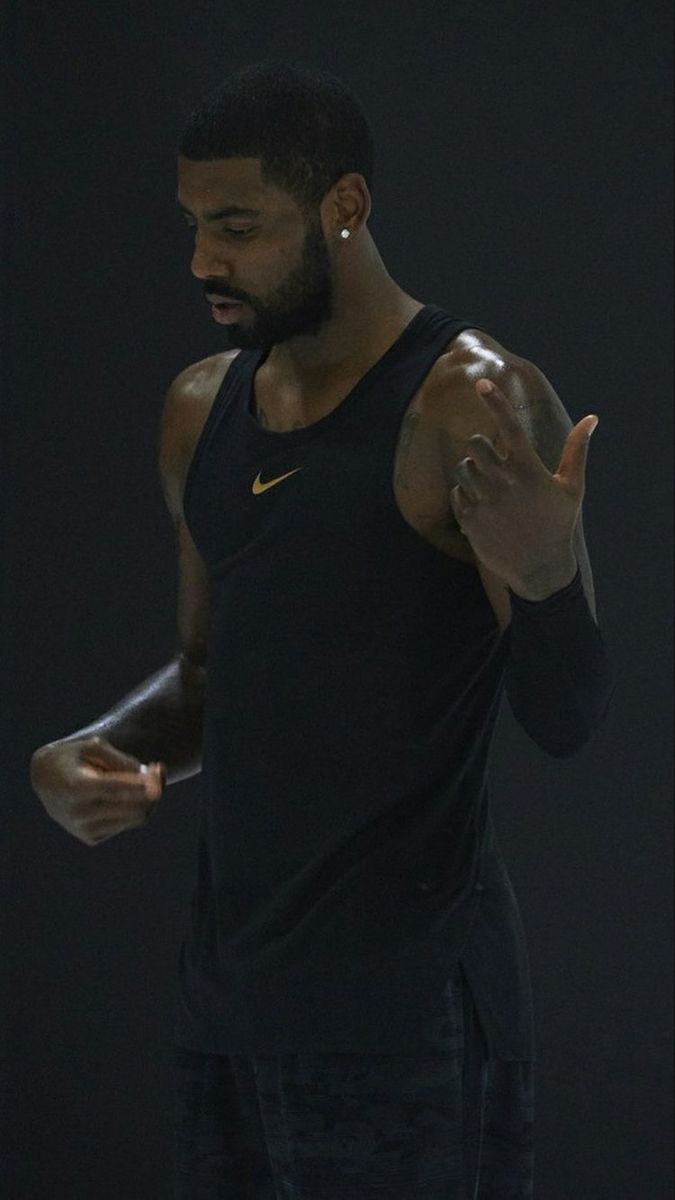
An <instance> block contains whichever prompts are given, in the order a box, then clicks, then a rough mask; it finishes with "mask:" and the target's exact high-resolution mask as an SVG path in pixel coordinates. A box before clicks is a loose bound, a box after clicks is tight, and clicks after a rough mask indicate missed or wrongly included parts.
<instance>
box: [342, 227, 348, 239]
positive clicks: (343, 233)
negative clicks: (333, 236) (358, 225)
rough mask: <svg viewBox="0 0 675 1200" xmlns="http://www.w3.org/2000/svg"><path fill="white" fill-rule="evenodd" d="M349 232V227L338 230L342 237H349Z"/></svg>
mask: <svg viewBox="0 0 675 1200" xmlns="http://www.w3.org/2000/svg"><path fill="white" fill-rule="evenodd" d="M349 233H350V230H349V229H342V230H341V231H340V237H343V238H348V237H349Z"/></svg>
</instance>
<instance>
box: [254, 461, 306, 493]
mask: <svg viewBox="0 0 675 1200" xmlns="http://www.w3.org/2000/svg"><path fill="white" fill-rule="evenodd" d="M301 470H302V467H295V469H294V470H293V471H287V472H286V474H285V475H277V477H276V479H268V480H267V483H263V482H262V480H261V478H260V471H258V474H257V475H256V477H255V479H254V480H253V483H252V484H251V491H252V492H253V495H254V496H259V495H260V493H261V492H266V491H267V489H268V488H271V487H274V485H275V483H281V481H282V479H288V477H289V475H295V473H296V471H301Z"/></svg>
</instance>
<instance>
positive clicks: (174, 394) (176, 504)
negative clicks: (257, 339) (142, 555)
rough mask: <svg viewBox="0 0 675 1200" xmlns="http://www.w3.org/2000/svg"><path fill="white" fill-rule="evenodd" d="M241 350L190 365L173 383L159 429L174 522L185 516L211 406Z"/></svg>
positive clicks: (162, 465)
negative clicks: (187, 487)
mask: <svg viewBox="0 0 675 1200" xmlns="http://www.w3.org/2000/svg"><path fill="white" fill-rule="evenodd" d="M237 354H239V350H238V349H237V350H227V351H225V352H223V353H221V354H211V355H209V357H208V358H202V359H200V360H199V361H198V362H194V363H190V365H189V366H187V367H185V368H184V369H183V370H182V371H180V372H179V373H178V375H176V376H175V378H174V379H173V380H172V381H171V383H170V385H169V387H168V389H167V392H166V395H165V398H164V406H163V409H162V415H161V420H160V428H159V445H158V460H159V471H160V475H161V480H162V487H163V489H164V495H165V497H166V502H167V504H168V506H169V510H170V512H171V514H172V516H173V518H174V520H178V519H180V517H181V516H182V496H183V487H184V484H185V478H186V476H187V470H188V467H189V465H190V461H191V459H192V454H193V451H194V448H195V446H196V444H197V442H198V440H199V435H200V434H201V431H202V429H203V428H204V423H205V421H206V418H207V417H208V415H209V412H210V411H211V405H212V404H213V401H214V399H215V397H216V394H217V392H218V389H219V388H220V385H221V383H222V382H223V379H224V378H225V375H226V374H227V372H228V370H229V369H230V367H231V365H232V363H233V362H234V360H235V358H236V356H237Z"/></svg>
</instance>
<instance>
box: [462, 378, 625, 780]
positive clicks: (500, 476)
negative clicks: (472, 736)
mask: <svg viewBox="0 0 675 1200" xmlns="http://www.w3.org/2000/svg"><path fill="white" fill-rule="evenodd" d="M490 374H491V375H492V376H493V377H492V378H490V377H489V376H488V374H487V373H486V374H485V375H481V376H479V377H478V378H476V374H475V367H474V371H473V381H472V384H471V386H472V388H473V395H472V397H471V399H470V400H469V401H468V403H465V404H464V405H463V406H462V409H463V419H464V425H465V433H466V434H467V436H466V450H465V457H464V458H462V459H461V460H460V461H459V462H458V463H456V464H455V466H454V479H455V480H456V485H455V487H454V488H453V489H452V492H451V497H450V500H451V506H452V510H453V513H454V516H455V519H456V520H457V522H458V524H459V526H460V528H461V530H462V533H463V534H464V536H465V537H466V538H467V539H468V541H469V543H470V545H471V548H472V550H473V553H474V555H475V558H476V566H477V569H478V571H479V573H480V574H481V578H482V580H483V585H484V587H485V589H486V592H487V594H488V596H489V597H490V599H491V602H492V603H493V607H494V608H495V612H496V614H497V617H498V620H499V621H500V624H501V625H502V628H504V629H505V631H506V633H505V636H507V637H508V638H509V657H508V662H507V669H506V677H505V690H506V694H507V696H508V698H509V702H510V704H511V707H512V709H513V712H514V715H515V716H516V718H517V720H518V721H519V723H520V724H521V726H522V727H523V728H524V729H525V730H526V732H527V733H528V734H529V736H530V737H532V739H533V740H534V741H535V742H536V743H537V744H538V745H539V746H540V747H541V748H542V749H543V750H545V751H546V752H547V753H549V754H551V755H553V756H555V757H567V756H569V755H571V754H574V753H576V751H577V750H579V749H581V747H582V746H584V745H585V744H586V743H587V742H588V740H589V739H590V737H591V736H592V734H593V733H594V731H595V730H596V729H597V727H598V726H599V724H600V723H601V721H602V720H603V719H604V717H605V715H606V712H607V709H608V706H609V702H610V700H611V697H612V695H613V692H614V689H615V679H614V674H613V670H612V666H611V664H610V661H609V658H608V655H607V652H606V648H605V644H604V639H603V636H602V632H601V630H600V627H599V625H598V622H597V616H596V608H595V595H594V588H593V577H592V572H591V566H590V562H589V558H588V552H587V549H586V543H585V539H584V533H583V523H582V511H581V510H582V501H583V496H584V491H585V472H586V461H587V457H588V443H589V440H590V436H591V434H592V432H593V430H594V428H595V426H596V424H597V421H598V418H597V416H596V415H595V414H589V415H588V416H586V417H584V418H582V420H581V421H579V422H578V423H577V424H576V425H574V426H573V424H572V422H571V420H570V418H569V416H568V415H567V413H566V412H565V409H564V408H563V406H562V403H561V401H560V399H559V397H558V396H557V394H556V393H555V391H554V390H553V388H552V387H551V385H550V384H549V382H548V380H547V379H546V377H545V376H544V375H543V373H542V372H541V371H540V370H539V369H538V368H537V367H536V366H535V365H534V364H533V363H529V362H527V361H526V360H523V359H513V360H511V362H506V363H503V364H502V367H501V370H500V371H499V373H498V376H497V378H495V375H494V373H493V372H490ZM489 388H491V390H488V389H489ZM462 390H463V391H464V396H465V397H466V396H467V392H466V390H465V389H464V388H463V389H462ZM472 417H473V418H474V426H475V429H476V432H474V433H471V434H468V430H469V429H470V428H471V423H472ZM490 435H491V436H490ZM507 610H508V617H506V616H505V613H506V611H507Z"/></svg>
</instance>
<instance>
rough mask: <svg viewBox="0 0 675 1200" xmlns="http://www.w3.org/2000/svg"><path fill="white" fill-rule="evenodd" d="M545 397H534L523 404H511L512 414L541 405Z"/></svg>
mask: <svg viewBox="0 0 675 1200" xmlns="http://www.w3.org/2000/svg"><path fill="white" fill-rule="evenodd" d="M544 400H545V396H535V397H534V398H533V399H532V400H526V401H525V403H524V404H512V405H511V408H512V409H513V410H514V412H522V410H523V409H524V408H534V407H535V405H537V404H543V403H544Z"/></svg>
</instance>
